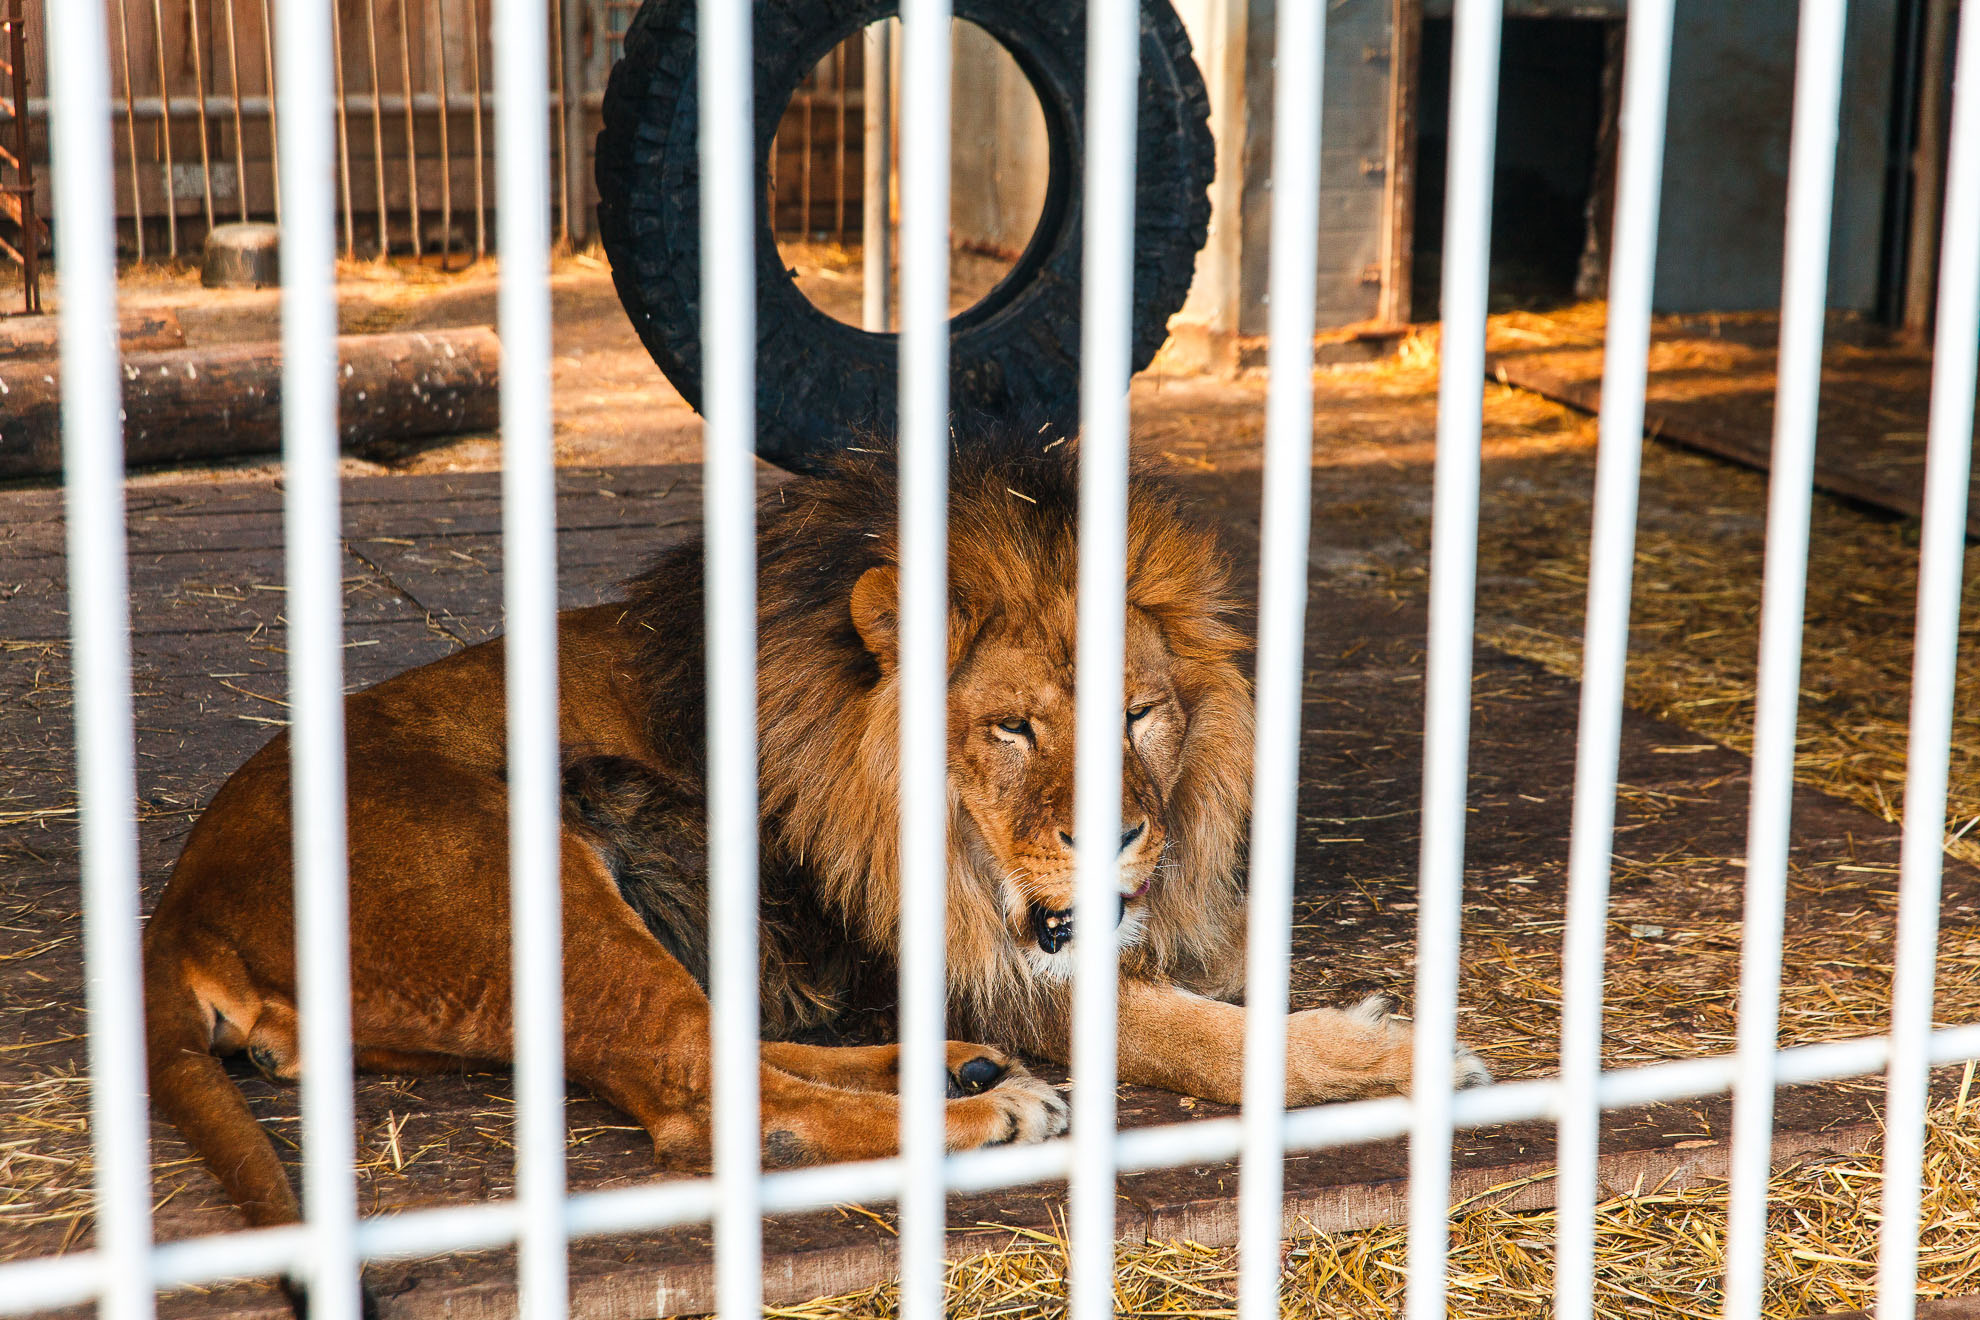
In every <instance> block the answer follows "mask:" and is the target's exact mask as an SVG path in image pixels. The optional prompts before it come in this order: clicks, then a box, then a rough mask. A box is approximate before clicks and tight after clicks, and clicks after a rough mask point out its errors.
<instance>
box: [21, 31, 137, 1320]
mask: <svg viewBox="0 0 1980 1320" xmlns="http://www.w3.org/2000/svg"><path fill="white" fill-rule="evenodd" d="M70 17H71V18H72V19H73V21H65V22H61V23H51V24H49V25H48V31H47V42H48V47H47V49H48V82H49V92H50V96H49V143H50V153H49V154H50V157H51V160H50V166H51V170H52V173H53V185H54V203H55V215H54V221H55V241H56V245H57V248H58V250H59V251H60V252H61V253H62V319H61V347H62V382H63V390H62V470H63V477H64V486H63V496H64V509H65V511H66V515H67V518H66V522H67V549H68V565H69V599H70V602H71V606H70V611H71V612H70V619H69V626H70V639H71V641H70V644H71V648H72V650H71V655H72V656H73V661H74V679H73V682H74V686H75V694H76V697H75V719H76V789H77V796H78V799H79V809H80V813H81V821H80V824H81V838H80V843H81V849H82V908H83V964H84V967H85V968H86V969H87V975H86V977H85V978H84V991H83V993H84V996H85V999H86V1005H87V1009H88V1013H89V1041H88V1051H89V1107H90V1125H89V1128H90V1150H91V1155H92V1161H93V1164H94V1169H93V1181H94V1185H95V1194H96V1249H95V1254H96V1257H97V1266H98V1268H97V1270H96V1271H95V1273H96V1275H97V1279H98V1286H99V1288H100V1296H101V1297H102V1306H101V1309H100V1311H99V1314H100V1316H101V1317H102V1320H151V1316H152V1309H153V1308H152V1292H151V1288H152V1284H151V1141H150V1139H151V1124H150V1117H149V1115H148V1114H147V1112H146V1105H145V1098H144V1097H145V1065H144V1058H145V1055H144V1026H143V1023H144V991H143V986H142V982H141V979H140V972H139V969H140V966H141V958H140V954H139V942H138V847H137V821H136V818H135V816H134V814H133V812H132V803H134V802H135V801H136V800H137V774H136V750H135V747H134V745H133V741H132V740H133V737H134V730H133V719H132V713H131V634H130V584H129V569H128V565H127V561H126V558H125V530H124V451H123V432H122V426H121V423H120V419H119V411H118V405H119V401H120V399H121V397H122V390H121V389H120V388H119V387H120V386H121V385H122V383H123V382H122V380H121V378H120V374H119V371H118V361H117V230H116V215H117V208H116V193H115V189H114V187H113V186H112V183H111V180H112V177H113V175H112V165H111V161H112V159H113V157H112V149H111V143H110V122H111V121H110V117H109V116H108V115H106V114H104V112H103V110H104V104H105V103H106V102H107V101H108V100H109V98H110V59H109V41H108V32H107V31H106V26H107V25H106V15H105V11H104V8H103V6H102V5H101V4H89V5H82V6H79V7H78V8H77V9H76V10H75V12H74V13H73V15H71V16H70Z"/></svg>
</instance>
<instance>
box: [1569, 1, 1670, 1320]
mask: <svg viewBox="0 0 1980 1320" xmlns="http://www.w3.org/2000/svg"><path fill="white" fill-rule="evenodd" d="M1673 11H1674V4H1673V0H1637V3H1636V5H1635V6H1634V7H1633V8H1632V9H1631V10H1630V12H1629V18H1628V28H1627V32H1626V39H1627V41H1628V46H1627V48H1626V50H1625V52H1624V57H1623V90H1622V117H1621V129H1622V131H1621V146H1620V148H1619V149H1618V157H1619V161H1620V166H1619V169H1618V173H1617V180H1616V200H1615V230H1614V233H1615V238H1614V247H1613V249H1612V251H1611V253H1610V258H1609V325H1608V345H1607V351H1606V353H1605V354H1604V357H1603V365H1602V416H1601V440H1600V448H1599V452H1598V455H1597V459H1596V470H1595V508H1594V531H1593V534H1592V535H1593V545H1592V548H1591V550H1590V563H1589V573H1588V619H1587V634H1586V637H1585V639H1584V641H1583V644H1582V664H1581V717H1580V719H1581V723H1580V737H1579V739H1578V742H1577V751H1576V761H1575V788H1574V819H1573V831H1572V836H1571V841H1570V844H1569V849H1568V898H1567V931H1566V934H1565V936H1564V946H1563V949H1562V953H1561V967H1562V971H1561V979H1562V993H1561V1112H1560V1132H1559V1150H1560V1164H1559V1174H1558V1177H1557V1179H1556V1186H1557V1188H1558V1191H1557V1192H1556V1199H1555V1204H1556V1205H1557V1206H1558V1212H1557V1213H1558V1222H1557V1228H1556V1234H1557V1242H1558V1246H1557V1248H1556V1251H1555V1260H1556V1262H1557V1263H1556V1266H1555V1273H1554V1314H1555V1315H1556V1316H1557V1317H1559V1320H1590V1317H1592V1316H1593V1314H1594V1306H1595V1196H1596V1154H1597V1143H1598V1141H1599V1139H1600V1137H1601V1130H1602V1111H1601V1103H1600V1101H1599V1099H1598V1098H1597V1096H1596V1094H1595V1088H1596V1083H1597V1081H1598V1080H1599V1079H1600V1077H1601V1072H1602V989H1603V974H1602V967H1603V955H1604V953H1605V951H1606V949H1605V945H1606V942H1607V940H1608V917H1609V877H1610V856H1611V853H1612V851H1613V849H1614V847H1615V827H1616V777H1617V772H1618V768H1619V764H1620V762H1619V758H1620V756H1621V752H1622V710H1623V684H1624V679H1625V678H1626V676H1627V669H1628V662H1629V602H1630V590H1631V583H1632V578H1633V576H1634V569H1635V559H1636V505H1637V489H1638V485H1639V477H1640V473H1641V468H1642V454H1643V391H1644V377H1645V375H1646V373H1647V372H1648V370H1649V353H1650V306H1651V289H1652V284H1653V281H1654V277H1655V272H1656V258H1657V213H1658V207H1659V205H1660V204H1661V196H1662V191H1663V163H1664V120H1665V103H1666V100H1667V96H1668V92H1669V87H1670V56H1671V34H1672V22H1673Z"/></svg>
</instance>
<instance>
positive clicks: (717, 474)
mask: <svg viewBox="0 0 1980 1320" xmlns="http://www.w3.org/2000/svg"><path fill="white" fill-rule="evenodd" d="M696 16H697V26H698V28H699V35H700V40H699V41H698V42H697V43H696V58H697V66H696V77H697V78H698V79H699V82H700V94H701V121H700V144H699V146H700V161H701V179H702V192H701V270H700V272H699V273H700V276H701V287H702V298H701V306H702V309H703V311H702V323H701V342H702V357H703V359H704V361H705V362H706V364H707V366H706V374H707V382H708V383H707V396H706V397H707V408H706V411H705V412H704V414H703V416H705V417H706V418H707V423H706V426H705V428H704V430H703V432H702V434H703V436H704V439H703V442H702V449H703V454H704V458H703V460H702V462H703V471H704V474H705V477H704V481H705V485H706V492H707V493H706V495H705V496H704V497H703V498H704V505H703V518H704V519H705V533H704V535H705V539H706V544H707V551H706V556H707V566H706V570H705V571H706V574H707V585H706V589H705V595H706V598H707V601H708V605H707V631H708V721H707V728H708V877H709V883H708V890H709V935H710V941H709V942H710V946H711V947H710V952H711V957H710V966H709V999H710V1000H711V1001H712V1002H711V1009H712V1014H711V1019H710V1027H709V1030H710V1035H711V1037H712V1038H713V1039H712V1043H713V1046H714V1082H715V1099H714V1106H713V1109H714V1123H713V1126H714V1132H713V1137H714V1155H715V1178H716V1181H717V1184H718V1186H719V1188H720V1193H721V1195H720V1205H719V1208H718V1210H717V1212H716V1216H715V1300H716V1306H717V1309H718V1310H719V1312H720V1314H721V1315H722V1316H723V1317H724V1318H725V1320H745V1318H746V1320H756V1317H757V1316H758V1315H759V1314H761V1312H762V1306H763V1279H762V1267H763V1222H762V1210H761V1206H762V1192H761V1188H760V1186H759V1184H758V1181H757V1179H758V1174H759V1172H760V1169H761V1161H760V1154H761V1142H762V1122H761V1115H760V1104H761V1089H760V1077H759V1074H758V1047H757V1032H758V1030H759V1016H758V1011H757V980H758V970H757V935H756V923H757V887H756V882H757V874H756V863H757V853H756V847H757V843H756V813H757V801H756V503H755V496H756V472H755V457H754V453H755V440H756V268H755V260H756V250H755V239H754V235H755V233H756V221H755V217H756V216H757V214H758V212H757V210H756V208H757V206H758V205H760V199H758V198H757V197H756V196H755V187H754V182H753V180H752V178H751V168H750V162H751V161H753V160H754V159H755V158H756V152H755V150H754V149H753V147H754V143H755V140H756V132H755V121H754V117H753V112H752V108H751V106H752V100H753V95H752V93H753V82H752V79H751V75H750V70H751V68H752V61H751V56H750V42H751V6H750V5H747V4H738V3H736V2H735V0H698V4H697V6H696Z"/></svg>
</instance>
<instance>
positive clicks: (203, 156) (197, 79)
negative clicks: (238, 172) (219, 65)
mask: <svg viewBox="0 0 1980 1320" xmlns="http://www.w3.org/2000/svg"><path fill="white" fill-rule="evenodd" d="M186 23H187V26H188V33H189V36H190V38H191V40H190V42H189V43H188V44H189V45H190V46H191V48H192V62H193V86H194V87H196V88H198V89H199V181H200V186H201V188H202V190H203V191H204V193H205V196H206V228H207V232H208V233H211V232H212V230H213V145H212V142H211V141H210V139H211V138H212V136H213V134H212V130H211V128H210V126H209V125H208V124H207V122H206V55H205V52H203V51H202V50H200V46H201V45H202V44H204V43H203V41H202V39H201V37H200V33H199V0H186ZM238 182H239V181H238V180H237V181H236V186H238Z"/></svg>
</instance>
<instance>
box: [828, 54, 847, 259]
mask: <svg viewBox="0 0 1980 1320" xmlns="http://www.w3.org/2000/svg"><path fill="white" fill-rule="evenodd" d="M851 62H852V41H851V39H847V40H846V41H842V42H840V43H839V48H838V49H837V50H836V51H834V52H833V53H832V72H833V77H834V89H833V101H832V107H833V116H834V125H835V127H836V130H837V131H836V132H835V133H834V134H833V139H832V241H833V242H835V243H837V244H839V245H840V246H841V247H843V246H845V242H846V65H847V64H849V63H851Z"/></svg>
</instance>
